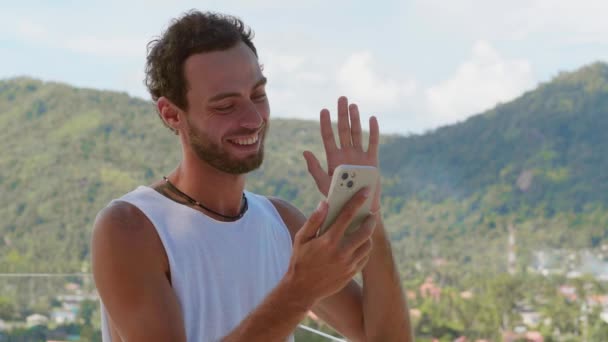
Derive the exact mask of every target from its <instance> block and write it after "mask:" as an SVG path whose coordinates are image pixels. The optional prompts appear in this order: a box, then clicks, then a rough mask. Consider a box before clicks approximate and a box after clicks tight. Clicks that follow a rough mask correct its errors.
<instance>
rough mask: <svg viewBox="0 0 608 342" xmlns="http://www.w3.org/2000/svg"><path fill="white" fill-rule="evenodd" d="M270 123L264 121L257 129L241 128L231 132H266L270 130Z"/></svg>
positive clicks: (234, 133) (245, 133) (235, 133)
mask: <svg viewBox="0 0 608 342" xmlns="http://www.w3.org/2000/svg"><path fill="white" fill-rule="evenodd" d="M268 127H269V125H268V124H267V123H262V124H261V125H260V127H258V128H256V129H241V130H238V131H235V132H232V133H230V135H252V134H255V133H258V132H259V133H260V134H262V133H264V134H265V133H266V131H267V130H268Z"/></svg>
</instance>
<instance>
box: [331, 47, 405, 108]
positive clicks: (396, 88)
mask: <svg viewBox="0 0 608 342" xmlns="http://www.w3.org/2000/svg"><path fill="white" fill-rule="evenodd" d="M372 62H373V60H372V54H371V53H370V52H367V51H366V52H358V53H354V54H352V55H351V56H350V57H348V59H347V60H346V62H345V63H344V65H342V67H341V68H340V69H339V70H338V74H337V76H336V78H337V84H338V87H339V88H340V89H341V90H342V91H343V92H344V93H345V94H349V95H350V96H351V97H353V98H355V99H357V101H360V102H362V103H366V104H368V105H370V106H373V107H375V108H379V109H383V108H391V107H394V106H396V105H397V104H398V103H399V102H400V101H401V100H402V99H403V97H408V96H412V95H413V94H414V93H415V91H416V83H415V82H414V81H413V80H406V81H398V80H394V79H390V78H388V77H383V76H381V75H379V74H378V73H377V72H376V71H375V70H374V69H373V65H372Z"/></svg>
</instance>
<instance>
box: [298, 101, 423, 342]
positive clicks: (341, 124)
mask: <svg viewBox="0 0 608 342" xmlns="http://www.w3.org/2000/svg"><path fill="white" fill-rule="evenodd" d="M320 119H321V137H322V139H323V146H324V148H325V153H326V157H327V171H324V170H323V168H322V167H321V165H320V163H319V160H318V159H317V158H316V157H315V156H314V154H313V153H311V152H309V151H306V152H304V158H305V159H306V163H307V165H308V171H309V172H310V174H311V175H312V177H313V178H314V180H315V183H316V184H317V188H318V189H319V191H320V192H321V193H322V194H323V195H325V196H327V192H328V190H329V184H330V182H331V175H332V174H333V172H334V169H335V168H336V167H337V166H338V165H340V164H355V165H370V166H375V167H378V150H379V148H378V146H379V141H380V132H379V127H378V121H377V120H376V118H375V117H372V118H370V130H369V143H368V148H367V150H365V149H364V147H363V135H362V130H361V121H360V118H359V109H358V107H357V106H356V105H355V104H350V105H349V104H348V100H347V99H346V97H341V98H339V99H338V125H337V126H338V138H339V145H338V144H337V143H336V140H335V138H334V132H333V129H332V125H331V120H330V113H329V111H328V110H327V109H323V110H322V111H321V117H320ZM377 184H378V186H377V187H376V189H377V191H376V193H375V195H374V200H373V204H372V211H373V212H379V211H380V194H381V187H380V180H378V183H377ZM374 216H378V218H377V224H376V226H375V230H374V233H373V235H372V238H371V240H372V245H373V249H372V252H371V253H370V256H369V261H368V263H367V264H366V265H365V267H364V269H363V289H362V291H361V297H360V298H361V299H360V300H361V311H362V316H363V325H364V328H363V330H364V331H365V340H367V341H411V340H413V339H412V334H411V327H410V322H409V311H408V309H407V305H406V303H405V300H404V296H403V290H402V289H401V285H400V281H399V275H398V273H397V270H396V267H395V262H394V260H393V256H392V252H391V248H390V243H389V241H388V239H387V238H386V233H385V231H384V224H383V223H382V221H381V218H380V217H379V216H380V215H374ZM351 291H352V294H351V295H350V297H349V298H351V300H352V299H353V298H354V297H356V296H358V294H356V293H355V292H356V290H351ZM338 305H339V306H342V305H344V304H343V301H340V302H336V303H332V305H331V307H327V308H326V311H328V312H329V315H331V316H332V317H335V319H338V320H342V319H343V318H341V316H339V315H337V314H334V312H336V311H334V310H337V309H336V308H335V306H338Z"/></svg>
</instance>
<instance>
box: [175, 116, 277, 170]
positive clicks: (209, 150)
mask: <svg viewBox="0 0 608 342" xmlns="http://www.w3.org/2000/svg"><path fill="white" fill-rule="evenodd" d="M267 130H268V123H266V125H265V126H264V128H262V130H261V131H260V133H259V138H258V139H259V140H260V148H259V150H258V152H257V153H256V154H253V155H251V156H248V157H247V158H243V159H235V158H233V157H232V156H231V155H230V153H229V152H228V151H226V149H224V148H223V147H222V146H221V145H219V144H216V143H214V142H213V141H211V139H209V137H208V136H206V135H205V134H204V133H202V132H201V131H198V130H196V129H195V128H194V127H193V125H192V124H191V123H190V122H189V123H188V132H187V133H188V139H189V140H190V147H191V148H192V150H193V151H194V153H196V155H197V156H198V158H199V159H201V160H203V161H205V162H206V163H207V164H209V165H211V166H212V167H214V168H216V169H217V170H220V171H222V172H226V173H229V174H234V175H240V174H244V173H248V172H251V171H253V170H255V169H257V168H259V167H260V165H262V161H263V160H264V139H265V138H266V131H267ZM251 133H253V132H251Z"/></svg>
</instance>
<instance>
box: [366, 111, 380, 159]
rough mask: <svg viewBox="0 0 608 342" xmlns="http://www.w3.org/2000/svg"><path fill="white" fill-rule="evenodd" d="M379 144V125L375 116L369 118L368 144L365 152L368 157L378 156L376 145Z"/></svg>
mask: <svg viewBox="0 0 608 342" xmlns="http://www.w3.org/2000/svg"><path fill="white" fill-rule="evenodd" d="M379 144H380V127H379V126H378V119H376V117H375V116H372V117H371V118H369V145H368V148H367V153H368V154H369V156H370V157H372V158H374V159H376V158H378V145H379Z"/></svg>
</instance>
